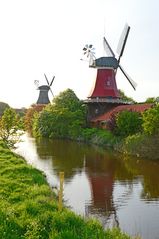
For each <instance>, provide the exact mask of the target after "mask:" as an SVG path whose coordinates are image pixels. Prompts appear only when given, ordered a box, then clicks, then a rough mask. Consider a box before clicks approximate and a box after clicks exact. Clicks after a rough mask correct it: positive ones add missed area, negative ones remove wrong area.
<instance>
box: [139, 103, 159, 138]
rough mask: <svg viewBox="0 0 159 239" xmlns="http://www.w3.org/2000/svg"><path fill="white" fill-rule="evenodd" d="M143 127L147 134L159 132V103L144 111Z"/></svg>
mask: <svg viewBox="0 0 159 239" xmlns="http://www.w3.org/2000/svg"><path fill="white" fill-rule="evenodd" d="M143 129H144V132H145V133H146V134H149V135H153V134H159V104H157V105H156V106H155V107H154V108H151V109H149V110H147V111H145V112H144V113H143Z"/></svg>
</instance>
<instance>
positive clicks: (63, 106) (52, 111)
mask: <svg viewBox="0 0 159 239" xmlns="http://www.w3.org/2000/svg"><path fill="white" fill-rule="evenodd" d="M85 112H86V111H85V107H84V106H83V103H82V102H81V101H80V100H79V99H78V98H77V96H76V95H75V93H74V92H73V91H72V90H70V89H67V90H65V91H64V92H62V93H60V94H59V96H57V97H56V98H54V100H53V103H52V104H49V105H47V106H46V108H45V109H44V110H43V111H42V112H41V113H40V114H39V116H37V117H35V118H34V119H33V134H34V136H39V135H40V136H42V137H50V138H67V139H74V138H76V137H77V136H78V135H80V132H81V129H82V127H83V126H85V124H86V120H85Z"/></svg>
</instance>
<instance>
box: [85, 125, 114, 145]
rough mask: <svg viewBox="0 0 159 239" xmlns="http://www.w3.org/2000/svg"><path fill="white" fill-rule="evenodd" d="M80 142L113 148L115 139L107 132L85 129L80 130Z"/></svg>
mask: <svg viewBox="0 0 159 239" xmlns="http://www.w3.org/2000/svg"><path fill="white" fill-rule="evenodd" d="M81 137H82V141H85V142H87V143H92V144H95V145H100V146H113V144H114V143H115V142H116V137H115V136H114V135H113V134H112V133H111V132H110V131H108V130H105V129H97V128H85V129H83V130H82V134H81Z"/></svg>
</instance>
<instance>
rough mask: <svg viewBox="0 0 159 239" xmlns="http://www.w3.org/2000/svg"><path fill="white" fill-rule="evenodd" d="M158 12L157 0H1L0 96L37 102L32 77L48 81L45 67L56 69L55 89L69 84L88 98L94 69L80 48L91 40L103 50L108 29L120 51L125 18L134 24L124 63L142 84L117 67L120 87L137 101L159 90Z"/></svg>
mask: <svg viewBox="0 0 159 239" xmlns="http://www.w3.org/2000/svg"><path fill="white" fill-rule="evenodd" d="M158 12H159V1H157V0H151V1H149V0H133V1H132V0H80V1H77V0H67V1H65V0H43V1H42V0H27V1H26V0H25V1H24V0H14V1H12V0H5V1H2V0H1V1H0V31H1V37H0V101H3V102H6V103H8V104H9V105H10V106H12V107H28V106H29V105H31V104H32V103H35V102H36V100H37V97H38V91H37V90H36V86H35V85H34V80H39V81H40V84H45V78H44V73H45V74H46V75H47V76H48V79H49V80H51V78H52V76H53V75H55V80H54V83H53V86H52V90H53V92H54V95H58V94H59V92H61V91H63V90H65V89H67V88H71V89H72V90H74V91H75V93H76V95H77V96H78V97H79V98H80V99H86V98H87V96H88V95H89V92H90V90H91V87H92V84H93V82H94V80H95V76H96V70H94V69H90V68H89V67H88V63H87V62H85V61H80V58H82V57H83V55H82V48H83V47H84V45H85V44H86V43H91V44H93V45H94V47H95V48H96V56H102V55H103V45H102V44H103V43H102V38H103V36H104V35H105V37H106V38H107V40H108V42H109V43H110V45H111V47H112V48H113V50H114V51H115V52H116V47H117V45H118V41H119V38H120V34H121V32H122V30H123V27H124V25H125V23H128V24H129V25H130V27H131V30H130V34H129V37H128V41H127V44H126V48H125V52H124V55H123V57H122V59H121V64H122V66H123V67H124V69H125V70H126V71H127V72H128V74H129V75H130V76H131V78H132V79H133V80H134V81H135V82H137V84H138V86H137V89H136V91H134V90H133V88H132V87H131V86H130V85H129V83H128V82H127V80H126V79H125V78H124V77H123V75H122V74H121V73H120V71H118V74H117V85H118V88H120V89H122V90H124V92H125V93H126V94H127V95H128V96H131V97H133V98H134V99H135V100H136V101H138V102H141V101H144V100H145V99H146V98H148V97H152V96H154V97H157V96H159V46H158V45H159V26H158V25H159V14H158ZM50 99H52V98H51V95H50Z"/></svg>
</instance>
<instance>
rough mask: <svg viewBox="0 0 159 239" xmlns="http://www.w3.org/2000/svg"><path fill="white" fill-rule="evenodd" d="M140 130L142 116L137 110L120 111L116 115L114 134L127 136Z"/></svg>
mask: <svg viewBox="0 0 159 239" xmlns="http://www.w3.org/2000/svg"><path fill="white" fill-rule="evenodd" d="M141 130H142V117H141V114H140V113H138V112H133V111H127V110H126V111H122V112H120V113H118V114H117V116H116V134H117V135H119V136H123V137H126V136H129V135H133V134H135V133H138V132H140V131H141Z"/></svg>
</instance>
